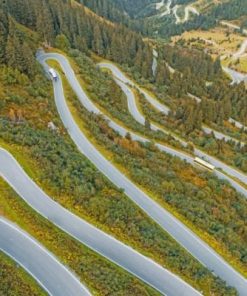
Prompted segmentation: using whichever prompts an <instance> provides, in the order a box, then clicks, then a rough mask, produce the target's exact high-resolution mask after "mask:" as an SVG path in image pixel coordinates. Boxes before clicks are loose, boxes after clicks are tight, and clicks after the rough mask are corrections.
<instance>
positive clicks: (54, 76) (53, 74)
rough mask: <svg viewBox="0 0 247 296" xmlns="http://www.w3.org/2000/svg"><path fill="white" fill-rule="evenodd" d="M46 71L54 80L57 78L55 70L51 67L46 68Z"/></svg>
mask: <svg viewBox="0 0 247 296" xmlns="http://www.w3.org/2000/svg"><path fill="white" fill-rule="evenodd" d="M48 72H49V74H50V75H51V77H52V79H53V80H54V81H57V80H58V76H57V73H56V71H55V70H54V69H53V68H50V69H49V70H48Z"/></svg>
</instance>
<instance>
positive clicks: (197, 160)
mask: <svg viewBox="0 0 247 296" xmlns="http://www.w3.org/2000/svg"><path fill="white" fill-rule="evenodd" d="M194 162H195V163H196V164H198V165H200V166H203V167H204V168H206V169H208V170H210V171H213V170H214V169H215V166H213V165H212V164H210V163H208V162H207V161H205V160H203V159H201V158H199V157H196V158H195V159H194Z"/></svg>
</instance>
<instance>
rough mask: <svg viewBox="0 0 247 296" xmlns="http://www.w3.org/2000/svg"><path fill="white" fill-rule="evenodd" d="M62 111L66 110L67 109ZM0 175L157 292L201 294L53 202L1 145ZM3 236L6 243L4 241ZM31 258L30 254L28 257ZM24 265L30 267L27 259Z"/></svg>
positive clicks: (1, 241) (186, 295)
mask: <svg viewBox="0 0 247 296" xmlns="http://www.w3.org/2000/svg"><path fill="white" fill-rule="evenodd" d="M55 85H56V86H58V88H59V90H58V92H57V90H55V92H56V100H57V101H56V103H57V104H58V103H59V104H60V103H61V101H62V102H64V103H65V101H64V99H63V97H62V96H63V95H62V93H60V91H62V85H61V82H57V83H55V84H54V86H55ZM55 89H56V87H55ZM58 94H59V95H58ZM62 105H63V103H62ZM62 108H63V107H62ZM61 111H62V109H61V107H59V112H61ZM64 111H65V110H64ZM62 112H63V111H62ZM65 112H66V113H67V111H65ZM66 122H67V121H66ZM67 123H69V122H67ZM74 124H75V123H74ZM68 127H69V129H70V128H71V131H73V130H77V131H78V132H79V129H78V127H75V129H74V127H72V126H71V125H70V124H69V125H68ZM80 143H82V142H80ZM83 144H85V146H86V147H85V148H86V149H87V143H86V142H84V143H83ZM0 176H2V177H3V178H4V179H5V180H6V182H7V183H8V184H9V185H10V186H11V187H12V188H13V189H14V190H15V191H16V192H17V193H18V194H19V195H20V196H21V197H22V198H23V200H25V201H26V202H27V203H28V204H29V205H30V206H31V207H32V208H33V209H34V210H35V211H37V212H38V213H40V214H41V215H42V216H43V217H45V218H47V219H48V220H49V221H51V222H52V223H53V224H55V225H56V226H58V227H59V228H60V229H62V230H64V231H65V232H66V233H68V234H69V235H71V236H72V237H74V238H75V239H77V240H78V241H80V242H81V243H83V244H84V245H86V246H88V247H89V248H91V249H92V250H94V251H96V252H97V253H99V254H100V255H102V256H104V257H106V258H107V259H109V260H110V261H112V262H114V263H116V264H117V265H119V266H120V267H122V268H124V269H125V270H127V271H129V272H130V273H132V274H133V275H134V276H136V277H138V278H140V279H141V280H143V281H144V282H146V283H147V284H149V285H150V286H152V287H154V288H155V289H156V290H158V291H160V293H162V294H164V295H167V296H177V295H181V296H182V295H183V296H197V295H201V294H200V293H199V292H197V291H196V290H195V289H193V288H192V287H191V286H190V285H188V284H187V283H185V282H184V281H183V280H182V279H180V278H179V277H177V276H176V275H174V274H172V273H171V272H169V271H168V270H166V269H165V268H163V267H162V266H160V265H158V264H157V263H155V262H154V261H153V260H151V259H149V258H147V257H145V256H143V255H141V254H140V253H138V252H137V251H135V250H134V249H132V248H131V247H129V246H127V245H125V244H123V243H121V242H120V241H118V240H117V239H115V238H113V237H112V236H110V235H108V234H106V233H104V232H103V231H101V230H99V229H98V228H96V227H94V226H92V225H91V224H89V223H87V222H86V221H84V220H83V219H81V218H79V217H78V216H76V215H74V214H73V213H71V212H69V211H68V210H66V209H65V208H63V207H62V206H61V205H59V204H58V203H56V202H55V201H54V200H52V199H51V198H50V197H49V196H48V195H47V194H45V192H43V191H42V190H41V189H40V188H39V187H38V186H37V184H36V183H34V182H33V181H32V180H31V179H30V178H29V176H28V175H27V174H26V173H25V171H24V170H23V169H22V168H21V166H20V165H19V164H18V162H17V161H16V160H15V159H14V157H13V156H12V155H11V154H10V153H9V152H7V151H6V150H4V149H1V148H0ZM0 229H1V226H0ZM1 235H3V234H2V232H1V233H0V248H1V246H2V245H3V247H5V248H6V250H8V248H9V249H11V248H12V247H14V245H13V244H11V243H10V242H11V241H12V240H15V237H16V235H15V234H13V235H12V236H10V235H9V233H8V232H6V234H5V236H4V237H3V238H1ZM5 238H6V244H5V243H4V241H5ZM16 242H18V239H16ZM19 243H20V246H21V248H25V247H26V246H27V245H25V243H23V244H22V242H21V241H19ZM17 251H18V250H17ZM27 252H28V248H27ZM31 258H32V257H30V260H31ZM34 264H35V261H34ZM44 264H45V261H44ZM26 265H27V266H29V263H28V261H27V263H26ZM46 268H47V269H48V268H49V265H47V266H46ZM51 271H54V269H51ZM48 275H49V273H48ZM65 279H66V277H65ZM54 285H57V283H56V282H55V283H54ZM55 288H56V287H54V289H55ZM75 288H76V287H75ZM65 291H66V290H65ZM56 295H59V294H56ZM60 295H64V294H60ZM60 295H59V296H60ZM67 295H75V296H77V295H84V294H80V293H78V289H75V294H73V293H72V294H70V293H67V294H66V296H67ZM85 295H86V294H85Z"/></svg>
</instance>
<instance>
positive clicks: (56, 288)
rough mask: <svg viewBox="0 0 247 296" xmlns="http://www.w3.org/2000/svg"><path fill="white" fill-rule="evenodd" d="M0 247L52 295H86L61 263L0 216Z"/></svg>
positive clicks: (86, 291)
mask: <svg viewBox="0 0 247 296" xmlns="http://www.w3.org/2000/svg"><path fill="white" fill-rule="evenodd" d="M0 250H1V251H3V252H4V253H5V254H7V255H8V256H9V257H11V258H12V259H13V260H14V261H16V262H17V263H18V264H19V265H21V266H22V267H23V268H24V269H25V270H26V271H27V272H28V273H29V274H30V275H31V276H32V277H33V278H35V279H36V281H37V282H38V283H39V285H40V286H41V287H43V289H44V290H45V291H46V292H47V293H48V294H49V295H53V296H68V295H70V296H79V295H81V296H90V295H91V294H90V293H89V291H88V290H87V289H86V288H85V287H84V286H83V285H82V284H81V283H80V281H79V280H78V278H77V277H76V276H75V275H74V274H73V273H72V272H71V271H69V270H68V269H67V268H66V267H65V266H64V265H62V264H61V263H59V261H58V260H57V259H56V258H55V257H54V256H53V255H52V254H51V253H50V252H48V251H47V250H46V249H45V248H44V247H43V246H41V245H40V244H39V243H38V242H37V241H36V240H34V239H33V238H32V237H31V236H29V235H28V234H27V233H25V232H24V231H22V230H21V229H20V228H19V227H17V226H16V225H15V224H13V223H11V222H9V221H7V220H6V219H4V218H2V217H0Z"/></svg>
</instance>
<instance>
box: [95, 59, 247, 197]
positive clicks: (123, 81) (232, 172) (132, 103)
mask: <svg viewBox="0 0 247 296" xmlns="http://www.w3.org/2000/svg"><path fill="white" fill-rule="evenodd" d="M99 67H101V68H106V69H108V70H110V71H111V72H112V74H113V79H114V81H115V82H116V83H117V84H118V85H119V86H120V88H121V89H122V91H123V92H124V93H125V95H126V98H127V102H128V109H129V112H130V114H131V115H132V117H133V118H134V119H135V120H136V121H137V122H139V123H140V124H142V125H144V124H145V118H144V116H143V115H142V114H141V112H140V111H139V109H138V106H137V103H136V99H135V95H134V93H133V91H132V90H131V89H130V87H129V85H131V86H134V87H137V86H136V84H134V82H132V81H130V80H129V79H128V78H127V77H126V76H125V75H124V73H123V72H122V71H121V70H120V69H119V68H118V67H117V66H115V65H114V64H111V63H107V62H104V63H100V64H99ZM142 91H143V90H142ZM143 93H146V92H145V91H143ZM151 98H152V97H151ZM163 106H164V105H163ZM166 108H167V109H168V112H169V111H170V110H169V108H168V107H166ZM166 114H167V113H166ZM203 128H204V131H205V132H206V133H211V132H214V133H215V136H216V137H217V138H219V139H223V138H225V139H226V140H233V139H232V138H231V137H229V136H226V135H223V134H222V133H219V132H216V131H214V130H212V129H210V128H208V127H203ZM151 129H152V130H154V131H158V130H160V131H162V132H164V133H166V134H171V135H172V136H173V137H174V138H175V139H176V140H177V141H179V142H180V143H181V144H182V145H183V146H187V144H188V143H186V142H185V141H184V140H182V139H181V138H179V137H177V136H176V135H174V134H172V133H170V132H169V131H166V130H165V129H162V128H160V127H159V126H157V125H155V124H154V123H151ZM242 145H244V143H242ZM157 146H159V148H160V149H161V150H162V151H165V152H167V153H169V152H168V151H166V150H165V149H164V147H165V145H160V144H158V145H157ZM194 153H195V155H197V156H199V157H202V158H204V159H205V160H206V161H208V162H210V163H211V164H212V165H214V166H215V167H216V168H220V169H222V170H223V171H224V172H226V173H227V174H228V175H229V176H232V177H234V178H237V179H239V180H240V181H241V182H243V183H244V184H247V176H246V175H245V174H244V173H242V172H240V171H238V170H236V169H234V168H232V167H230V166H228V165H226V164H225V163H223V162H222V161H220V160H218V159H216V158H214V157H213V156H210V155H208V154H207V153H205V152H203V151H202V150H200V149H198V148H196V147H195V148H194ZM171 154H172V153H171ZM181 154H183V153H180V154H179V155H178V154H177V155H176V156H178V157H180V158H181V159H184V160H186V161H188V162H189V163H191V164H193V162H194V158H193V156H190V157H189V156H188V155H187V154H184V155H181ZM173 155H174V154H173ZM215 174H216V175H217V176H218V177H220V178H221V179H226V180H227V181H229V182H230V183H231V185H232V186H233V187H234V188H235V189H236V190H238V191H239V192H241V193H242V194H244V195H245V196H246V197H247V190H246V189H245V188H243V187H242V186H240V185H239V184H238V183H236V182H235V181H234V180H232V179H231V178H229V177H227V176H225V175H224V174H222V172H220V171H218V170H215Z"/></svg>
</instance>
